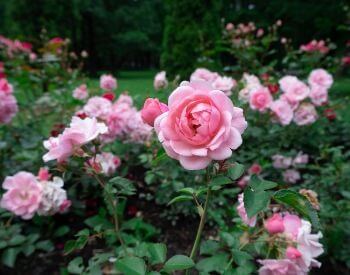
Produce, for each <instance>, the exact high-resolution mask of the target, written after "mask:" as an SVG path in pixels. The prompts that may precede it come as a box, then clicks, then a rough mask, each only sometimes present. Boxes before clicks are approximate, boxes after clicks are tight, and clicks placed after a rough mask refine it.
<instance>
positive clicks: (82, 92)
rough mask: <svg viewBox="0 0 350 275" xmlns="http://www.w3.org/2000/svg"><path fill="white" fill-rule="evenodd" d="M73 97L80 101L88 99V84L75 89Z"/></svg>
mask: <svg viewBox="0 0 350 275" xmlns="http://www.w3.org/2000/svg"><path fill="white" fill-rule="evenodd" d="M73 97H74V98H76V99H80V100H82V99H85V98H87V97H88V90H87V86H86V84H82V85H80V86H79V87H77V88H75V89H74V91H73Z"/></svg>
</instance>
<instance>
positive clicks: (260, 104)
mask: <svg viewBox="0 0 350 275" xmlns="http://www.w3.org/2000/svg"><path fill="white" fill-rule="evenodd" d="M272 101H273V98H272V96H271V94H270V91H269V89H267V88H265V87H260V88H258V89H256V90H253V91H252V92H251V93H250V96H249V105H250V108H252V109H253V110H258V111H260V112H264V111H266V110H267V109H268V108H269V106H270V105H271V103H272Z"/></svg>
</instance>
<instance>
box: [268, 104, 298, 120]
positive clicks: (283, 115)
mask: <svg viewBox="0 0 350 275" xmlns="http://www.w3.org/2000/svg"><path fill="white" fill-rule="evenodd" d="M270 110H271V111H272V114H273V116H274V119H276V120H277V121H278V122H279V123H280V124H282V125H288V124H290V123H291V121H292V119H293V110H292V108H291V107H290V105H289V104H288V103H287V102H286V101H285V100H281V99H278V100H275V101H273V102H272V103H271V104H270Z"/></svg>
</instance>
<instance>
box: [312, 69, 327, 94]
mask: <svg viewBox="0 0 350 275" xmlns="http://www.w3.org/2000/svg"><path fill="white" fill-rule="evenodd" d="M308 82H309V85H310V86H311V87H314V86H319V87H322V88H325V89H329V88H330V87H331V86H332V84H333V77H332V75H331V74H329V73H328V72H327V71H326V70H324V69H316V70H313V71H312V72H311V73H310V75H309V78H308Z"/></svg>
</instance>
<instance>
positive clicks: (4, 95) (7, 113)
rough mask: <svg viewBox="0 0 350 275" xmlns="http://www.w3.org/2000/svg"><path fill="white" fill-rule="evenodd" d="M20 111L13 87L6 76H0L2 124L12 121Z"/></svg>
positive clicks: (0, 114)
mask: <svg viewBox="0 0 350 275" xmlns="http://www.w3.org/2000/svg"><path fill="white" fill-rule="evenodd" d="M17 112H18V106H17V100H16V98H15V96H14V95H13V87H12V85H11V84H10V83H9V82H8V81H7V79H5V78H2V79H1V78H0V124H7V123H9V122H11V120H12V118H13V117H14V116H15V115H16V113H17Z"/></svg>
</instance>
